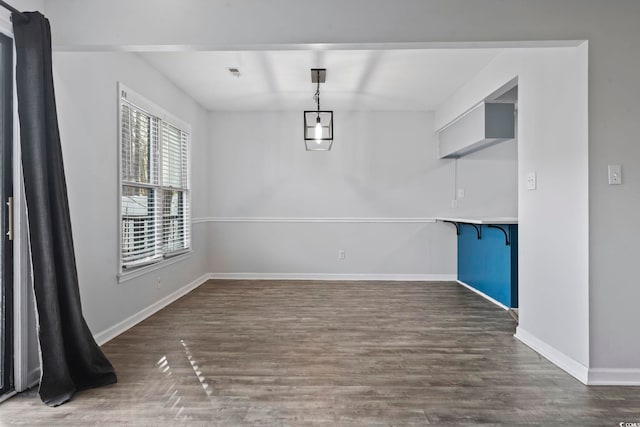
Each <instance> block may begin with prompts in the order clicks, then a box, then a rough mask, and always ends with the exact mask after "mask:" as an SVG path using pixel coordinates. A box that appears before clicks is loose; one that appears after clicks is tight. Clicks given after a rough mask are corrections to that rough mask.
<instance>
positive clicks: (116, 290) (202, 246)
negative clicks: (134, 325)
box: [53, 53, 208, 340]
mask: <svg viewBox="0 0 640 427" xmlns="http://www.w3.org/2000/svg"><path fill="white" fill-rule="evenodd" d="M53 65H54V80H55V81H54V83H55V88H56V97H57V107H58V118H59V122H60V134H61V135H60V136H61V139H62V151H63V156H64V162H65V171H66V177H67V187H68V193H69V205H70V211H71V222H72V224H73V236H74V245H75V250H76V259H77V264H78V276H79V281H80V296H81V298H82V304H83V312H84V314H85V317H86V319H87V323H88V324H89V327H90V328H91V330H92V332H93V333H94V335H98V339H99V340H100V339H101V337H102V336H103V335H104V333H105V331H108V330H110V328H113V327H114V326H116V325H117V324H118V323H119V322H122V321H124V320H125V319H127V318H128V317H130V316H133V315H135V314H136V313H138V312H139V311H141V310H143V309H145V308H147V307H148V306H150V305H152V304H154V303H156V302H157V301H158V300H160V299H162V298H163V297H165V296H167V295H169V294H170V293H172V292H174V291H176V290H178V289H179V288H180V287H182V286H185V285H187V284H189V283H190V282H192V281H193V280H195V279H197V278H198V277H200V276H202V275H203V274H204V273H206V272H207V264H206V263H207V253H208V242H207V238H206V235H204V233H202V227H203V225H201V224H194V229H193V248H194V249H193V254H192V255H191V256H189V257H188V258H187V259H186V260H183V261H180V262H178V263H176V264H173V265H171V266H168V267H164V268H161V269H158V270H156V271H153V272H150V273H147V274H145V275H143V276H141V277H139V278H135V279H132V280H129V281H126V282H123V283H118V280H117V277H116V274H117V273H118V244H119V243H118V242H119V239H118V207H119V201H118V199H117V194H118V150H119V145H118V133H117V132H118V125H117V123H118V121H117V119H118V113H117V107H118V93H117V82H118V81H121V82H123V83H124V84H126V85H127V86H128V87H129V88H131V89H132V90H135V91H136V92H138V93H140V94H141V95H144V96H146V97H147V98H148V99H149V100H151V101H152V102H155V103H156V104H158V105H161V106H163V107H165V108H166V109H167V110H168V111H169V112H171V113H173V114H174V115H175V116H177V117H179V118H181V119H182V120H184V121H186V122H187V123H190V124H191V126H192V138H191V149H192V153H193V162H192V171H191V174H192V175H191V176H192V206H193V216H194V217H197V216H199V215H203V214H204V212H205V211H206V209H207V205H208V201H207V196H208V194H207V192H206V187H205V185H204V181H203V177H204V176H205V173H206V169H207V167H206V157H207V154H206V153H207V116H206V113H205V112H204V110H203V109H202V108H201V107H199V106H198V105H197V104H196V103H195V102H194V101H193V100H191V98H189V97H187V96H186V95H185V94H184V93H182V92H181V91H180V90H178V89H177V88H176V87H175V86H173V85H172V84H171V82H169V81H168V80H167V79H165V78H164V77H163V76H162V75H160V74H159V73H158V72H157V71H155V69H153V68H151V67H150V66H149V65H148V64H147V63H146V62H144V61H142V60H141V59H140V58H139V57H138V56H137V55H135V54H130V53H56V54H54V57H53ZM158 278H160V280H161V286H160V288H158V287H157V279H158ZM101 334H102V335H101Z"/></svg>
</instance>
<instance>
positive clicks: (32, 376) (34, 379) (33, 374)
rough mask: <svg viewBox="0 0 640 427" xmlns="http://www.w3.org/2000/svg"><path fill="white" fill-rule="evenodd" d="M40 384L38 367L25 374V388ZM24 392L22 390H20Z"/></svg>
mask: <svg viewBox="0 0 640 427" xmlns="http://www.w3.org/2000/svg"><path fill="white" fill-rule="evenodd" d="M39 382H40V366H36V367H35V368H33V369H32V370H30V371H29V373H28V374H27V388H25V390H26V389H29V388H31V387H33V386H34V385H36V384H38V383H39ZM21 391H24V390H21Z"/></svg>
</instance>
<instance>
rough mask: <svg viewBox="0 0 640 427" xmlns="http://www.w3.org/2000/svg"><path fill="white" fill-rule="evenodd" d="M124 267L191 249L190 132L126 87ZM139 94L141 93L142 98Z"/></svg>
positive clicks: (123, 115)
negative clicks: (131, 94) (139, 100)
mask: <svg viewBox="0 0 640 427" xmlns="http://www.w3.org/2000/svg"><path fill="white" fill-rule="evenodd" d="M120 93H121V96H120V143H121V164H120V172H121V174H120V177H121V202H120V214H121V246H120V248H121V265H122V269H123V270H127V269H132V268H136V267H140V266H143V265H147V264H152V263H155V262H159V261H161V260H162V259H164V258H167V257H170V256H173V255H177V254H180V253H183V252H185V251H187V250H188V249H190V246H191V233H190V209H189V205H190V198H189V170H188V167H189V158H188V156H189V152H188V147H189V134H188V132H187V131H186V130H185V129H181V128H180V127H179V126H176V125H175V124H174V123H170V122H168V121H166V120H164V119H162V118H161V117H159V116H160V115H159V114H153V113H151V112H149V110H153V109H157V107H155V108H144V107H142V106H140V105H138V103H134V102H132V101H131V100H130V99H129V97H128V96H127V91H124V90H121V91H120ZM138 97H139V96H136V100H137V98H138Z"/></svg>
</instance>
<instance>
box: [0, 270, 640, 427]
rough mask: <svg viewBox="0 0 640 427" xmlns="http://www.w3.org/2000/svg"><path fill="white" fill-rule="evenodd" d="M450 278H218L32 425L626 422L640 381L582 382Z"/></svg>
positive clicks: (114, 347) (111, 347)
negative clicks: (96, 379) (103, 381)
mask: <svg viewBox="0 0 640 427" xmlns="http://www.w3.org/2000/svg"><path fill="white" fill-rule="evenodd" d="M514 330H515V323H514V321H513V319H512V318H511V316H510V315H509V314H508V313H507V312H505V311H503V310H501V309H499V308H497V307H495V306H494V305H492V304H491V303H488V302H487V301H485V300H483V299H482V298H480V297H479V296H477V295H475V294H473V293H472V292H470V291H468V290H467V289H465V288H463V287H461V286H458V285H456V284H455V283H435V282H431V283H424V282H423V283H419V282H413V283H407V282H402V283H399V282H293V281H291V282H281V281H261V282H258V281H224V280H218V281H210V282H208V283H206V284H205V285H203V286H201V287H200V288H198V289H197V290H195V291H193V292H192V293H190V294H189V295H187V296H185V297H184V298H182V299H180V300H179V301H177V302H176V303H174V304H172V305H171V306H169V307H168V308H166V309H164V310H162V311H161V312H159V313H157V314H156V315H154V316H152V317H151V318H149V319H147V320H145V321H144V322H142V323H141V324H139V325H138V326H136V327H134V328H133V329H131V330H129V331H128V332H126V333H125V334H123V335H121V336H119V337H117V338H116V339H114V340H112V341H111V342H109V343H108V344H106V345H105V346H104V350H105V352H106V354H107V356H108V357H109V358H110V359H111V361H112V362H113V364H114V366H115V368H116V370H117V373H118V377H119V383H118V384H117V385H114V386H110V387H104V388H100V389H95V390H89V391H85V392H83V393H80V394H78V395H77V396H76V397H75V398H74V400H73V401H71V402H70V403H68V404H66V405H63V406H61V407H59V408H48V407H46V406H44V405H43V404H41V403H40V402H39V400H38V399H37V397H36V396H35V392H28V393H23V394H21V395H18V396H16V397H14V398H12V399H10V400H9V401H7V402H5V403H3V404H1V405H0V424H1V425H9V424H24V425H65V426H69V425H93V424H103V425H115V424H131V425H224V426H236V425H238V426H239V425H259V426H271V425H291V426H300V425H340V426H342V425H362V426H383V425H384V426H386V425H426V424H436V425H437V424H454V425H460V424H495V425H500V424H504V425H516V424H536V425H557V424H567V425H574V426H577V425H611V426H613V425H618V424H619V423H620V422H623V421H626V422H640V388H638V387H635V388H633V387H585V386H584V385H582V384H580V383H579V382H578V381H576V380H574V379H573V378H572V377H570V376H569V375H567V374H566V373H564V372H563V371H561V370H560V369H558V368H557V367H555V366H554V365H552V364H551V363H549V362H547V361H546V360H545V359H543V358H541V357H540V356H538V355H537V354H536V353H535V352H533V351H532V350H530V349H529V348H528V347H526V346H524V345H523V344H521V343H520V342H518V341H517V340H516V339H515V338H513V333H514Z"/></svg>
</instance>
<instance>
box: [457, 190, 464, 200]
mask: <svg viewBox="0 0 640 427" xmlns="http://www.w3.org/2000/svg"><path fill="white" fill-rule="evenodd" d="M458 199H464V188H458Z"/></svg>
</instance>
